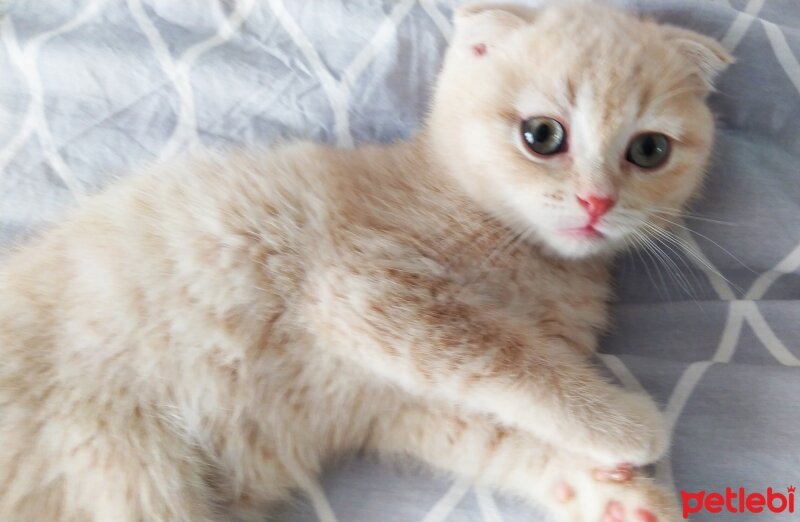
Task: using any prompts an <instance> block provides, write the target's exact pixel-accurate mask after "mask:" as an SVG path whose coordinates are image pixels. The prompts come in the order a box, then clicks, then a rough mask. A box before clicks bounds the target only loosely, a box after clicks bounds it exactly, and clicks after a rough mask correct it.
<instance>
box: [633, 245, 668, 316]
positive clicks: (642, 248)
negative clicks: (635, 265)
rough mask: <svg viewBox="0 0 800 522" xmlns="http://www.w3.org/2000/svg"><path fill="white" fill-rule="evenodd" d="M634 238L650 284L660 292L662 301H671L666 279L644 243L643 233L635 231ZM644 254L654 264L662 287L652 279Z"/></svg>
mask: <svg viewBox="0 0 800 522" xmlns="http://www.w3.org/2000/svg"><path fill="white" fill-rule="evenodd" d="M632 237H633V239H634V240H635V244H636V246H637V247H638V248H635V252H636V254H637V255H638V256H639V259H640V260H641V261H642V264H643V265H644V266H645V271H646V272H647V274H648V277H649V278H650V282H651V283H652V284H653V287H654V288H655V289H656V291H657V292H658V295H659V297H660V298H662V299H664V298H665V299H666V300H668V301H669V300H671V297H670V295H669V287H668V286H667V283H666V281H665V280H664V277H663V276H662V275H661V271H660V270H659V264H658V262H657V261H656V259H655V257H653V254H652V253H651V252H650V250H649V248H648V247H647V244H646V243H645V242H644V241H643V238H644V235H643V234H642V233H641V232H639V231H638V230H634V231H633V232H632ZM642 254H645V255H646V256H647V257H648V258H649V259H650V261H652V262H653V268H654V269H655V271H656V275H657V276H658V280H659V281H660V282H661V284H660V285H659V284H657V283H656V282H655V280H654V279H653V278H652V276H651V275H650V272H649V270H648V269H647V262H646V261H645V259H644V256H643V255H642ZM662 291H663V292H664V293H666V297H665V296H664V295H663V294H662Z"/></svg>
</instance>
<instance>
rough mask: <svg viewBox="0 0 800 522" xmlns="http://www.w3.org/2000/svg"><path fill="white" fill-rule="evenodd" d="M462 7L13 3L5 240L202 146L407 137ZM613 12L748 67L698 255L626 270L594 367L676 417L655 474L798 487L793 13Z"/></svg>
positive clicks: (3, 65) (799, 71)
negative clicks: (670, 26) (724, 51)
mask: <svg viewBox="0 0 800 522" xmlns="http://www.w3.org/2000/svg"><path fill="white" fill-rule="evenodd" d="M453 3H455V2H442V1H438V0H397V1H388V0H385V1H382V2H381V1H376V0H346V1H343V0H313V1H312V0H304V1H301V0H258V1H256V0H238V1H233V0H230V1H228V0H225V1H221V2H219V3H217V2H216V1H212V0H127V1H124V0H17V1H13V0H5V1H0V10H2V12H3V13H4V14H3V15H2V18H0V38H2V41H1V42H0V72H2V75H0V78H2V80H0V122H2V125H0V227H1V230H0V244H2V245H8V244H9V243H10V242H11V241H15V240H19V239H22V238H24V237H26V236H28V235H29V234H31V233H32V232H34V231H35V230H37V229H41V228H42V227H44V226H46V225H47V224H48V223H53V222H57V221H58V220H59V219H61V218H62V216H63V215H64V211H65V209H67V208H68V207H70V206H71V205H74V204H75V203H76V202H78V201H79V200H80V199H81V198H82V197H84V196H85V195H86V194H88V193H91V192H94V191H97V190H98V189H99V188H101V187H103V186H105V185H106V184H108V183H109V182H110V181H111V180H112V179H113V178H114V177H115V176H122V175H124V174H125V172H126V171H127V169H129V168H131V167H134V166H136V165H141V164H143V163H146V162H152V161H159V160H162V159H165V158H168V157H170V156H173V155H175V154H176V153H178V152H181V151H184V150H186V149H189V148H192V147H198V146H210V147H219V146H223V145H225V144H231V143H235V144H240V143H264V142H273V141H275V140H277V139H278V138H292V137H303V138H312V139H316V140H320V141H324V142H328V143H335V144H337V145H340V146H351V145H353V144H357V143H360V142H364V141H375V140H377V141H388V140H393V139H396V138H402V137H405V136H408V135H409V134H410V133H412V132H413V130H414V129H415V128H416V127H417V126H418V124H419V122H420V120H421V118H422V115H423V112H424V108H425V105H426V103H427V100H428V99H429V95H430V86H431V82H432V81H433V78H434V76H435V74H436V71H437V69H438V67H439V64H440V59H441V55H442V51H443V49H444V47H445V46H446V43H447V39H448V37H449V35H450V32H451V25H450V22H449V14H450V11H451V9H452V7H453V5H452V4H453ZM528 3H530V4H532V5H535V4H536V2H534V1H533V0H531V1H530V2H528ZM616 3H618V4H620V5H625V6H627V7H630V8H632V9H635V10H638V11H641V12H644V13H648V14H651V15H653V16H655V17H657V18H659V19H661V20H665V21H670V22H673V23H676V24H679V25H683V26H686V27H689V28H691V29H695V30H698V31H701V32H704V33H706V34H709V35H712V36H715V37H717V38H719V39H720V40H721V41H722V42H723V43H724V44H725V45H726V46H727V47H728V48H730V49H732V50H734V52H735V54H736V56H737V57H738V62H737V63H736V64H735V65H734V66H733V67H732V68H731V69H729V70H728V71H727V72H726V73H725V74H724V75H723V76H722V78H721V80H720V83H719V92H718V93H717V94H715V95H714V96H713V98H712V104H713V106H714V109H715V111H716V113H717V114H718V115H719V121H720V129H719V133H718V144H717V147H716V153H715V160H714V164H713V167H712V169H711V173H710V176H709V181H708V184H707V187H706V191H705V197H704V198H703V199H702V201H701V202H700V203H699V204H698V205H697V206H696V207H695V208H694V209H693V213H694V214H693V215H694V216H697V218H695V217H692V218H687V219H685V220H684V221H682V222H680V223H678V227H677V228H678V230H679V231H680V234H681V236H682V237H683V238H684V240H685V242H686V243H688V244H689V245H691V248H690V249H686V248H684V247H679V246H677V245H668V246H667V245H665V246H664V247H663V249H664V251H663V257H664V259H662V260H660V262H659V265H658V268H657V267H656V261H657V260H656V259H655V258H656V257H657V256H656V255H655V254H639V255H631V256H629V257H627V258H625V259H623V260H621V262H620V265H619V271H618V274H617V287H618V296H619V301H618V303H617V304H616V306H615V310H614V315H615V318H616V322H615V327H614V329H613V331H612V333H611V334H610V335H609V336H608V337H607V338H606V339H604V341H603V344H602V351H603V353H604V355H603V356H602V361H603V362H604V363H605V364H606V365H607V366H608V368H609V369H610V370H611V371H612V373H613V374H614V375H616V376H617V377H618V378H619V380H620V381H621V382H622V383H623V384H624V385H626V386H629V387H631V388H643V389H645V390H647V391H648V392H649V393H651V394H652V395H653V396H654V397H655V398H656V399H657V400H658V401H659V402H660V403H661V404H662V405H663V406H664V408H665V410H666V412H667V416H668V418H669V420H670V422H671V426H672V429H673V436H674V447H673V449H672V453H671V459H669V460H667V461H665V462H663V463H661V464H659V465H658V466H656V474H657V475H658V476H659V477H660V478H661V479H662V480H665V481H674V483H675V485H676V487H678V488H679V489H689V490H699V489H714V490H722V489H724V488H725V486H731V487H740V486H742V487H746V488H751V489H755V490H761V491H763V490H765V489H766V487H767V486H773V487H776V488H784V487H785V486H786V485H788V484H793V483H794V484H795V485H798V484H797V483H798V482H800V477H798V475H797V470H798V469H800V442H799V440H800V439H799V438H798V435H797V434H798V431H800V408H798V407H797V400H798V396H800V368H798V366H800V341H798V339H800V320H798V319H800V276H798V268H800V139H798V133H799V132H800V63H798V59H799V57H800V3H798V2H797V0H769V1H766V0H729V1H727V0H721V1H710V0H709V1H703V2H699V1H692V0H684V1H679V0H652V1H645V0H642V1H639V2H636V1H627V2H626V1H618V2H616ZM543 73H544V74H546V71H544V72H543ZM688 229H691V231H689V230H688ZM689 250H690V251H689ZM665 265H671V266H672V270H671V271H670V270H668V269H667V268H666V266H665ZM676 272H677V274H676ZM308 490H309V491H308V492H307V493H308V495H307V496H305V497H303V498H301V499H300V500H299V501H298V502H295V503H293V504H292V505H291V506H289V507H287V509H286V512H285V513H284V514H283V515H281V518H280V520H281V521H283V522H290V521H291V522H312V521H320V522H334V521H338V522H374V521H386V522H394V521H398V522H399V521H413V522H446V521H450V522H453V521H459V522H461V521H466V522H469V521H475V522H478V521H481V522H501V521H503V522H516V521H522V520H539V519H541V518H542V516H541V514H537V513H535V512H534V511H532V510H531V509H530V508H527V507H524V506H521V505H519V504H517V503H515V502H513V501H509V500H504V499H499V498H496V496H495V495H493V494H492V493H491V492H488V491H484V490H476V489H474V488H471V487H470V486H468V485H465V484H461V483H451V482H449V481H448V480H446V479H442V478H435V477H433V476H431V475H430V474H428V473H425V472H423V471H413V472H412V471H400V470H396V469H394V468H391V467H387V466H385V465H379V464H375V463H371V462H370V461H367V460H360V459H355V460H353V461H350V462H348V463H346V464H343V465H340V466H338V467H336V468H334V469H332V470H330V472H328V473H327V474H326V475H325V476H324V477H323V479H322V480H321V481H320V483H319V484H314V485H313V486H312V487H309V488H308ZM771 516H772V517H776V515H771V514H767V515H762V516H761V517H759V518H758V520H769V519H770V517H771ZM705 517H706V518H703V517H700V516H698V517H697V518H696V520H715V521H717V520H724V519H726V518H725V515H718V516H714V515H705Z"/></svg>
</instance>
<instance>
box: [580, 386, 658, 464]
mask: <svg viewBox="0 0 800 522" xmlns="http://www.w3.org/2000/svg"><path fill="white" fill-rule="evenodd" d="M598 417H599V418H597V419H595V420H594V422H592V423H591V425H590V429H591V433H590V436H589V437H588V440H587V443H586V447H585V448H583V449H582V452H583V453H586V454H588V455H589V456H590V457H592V458H593V459H595V460H596V461H598V462H599V463H601V464H603V465H605V466H609V467H613V466H616V465H618V464H621V463H630V464H633V465H634V466H644V465H646V464H651V463H653V462H655V461H657V460H658V459H660V458H661V457H663V456H664V454H665V453H666V451H667V448H668V447H669V430H668V428H667V422H666V420H665V418H664V415H663V414H662V413H661V411H660V410H659V409H658V406H657V405H656V403H655V402H654V401H653V399H651V398H650V397H649V396H647V395H645V394H643V393H634V392H629V391H626V390H623V389H619V390H615V391H614V393H613V394H612V396H611V397H610V403H609V404H608V410H607V411H606V412H604V413H601V414H600V415H598ZM579 450H581V449H579Z"/></svg>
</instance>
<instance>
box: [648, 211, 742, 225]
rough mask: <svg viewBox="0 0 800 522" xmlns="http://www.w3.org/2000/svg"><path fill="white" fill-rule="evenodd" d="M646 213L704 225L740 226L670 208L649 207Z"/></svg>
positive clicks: (731, 222)
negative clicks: (698, 222)
mask: <svg viewBox="0 0 800 522" xmlns="http://www.w3.org/2000/svg"><path fill="white" fill-rule="evenodd" d="M647 212H649V213H651V214H656V215H658V214H664V215H666V216H670V217H676V218H681V217H682V218H686V219H693V220H696V221H703V222H705V223H714V224H717V225H730V226H740V225H739V223H734V222H733V221H724V220H721V219H713V218H709V217H705V216H699V215H697V214H693V213H691V212H688V211H685V210H679V209H671V208H662V207H651V208H648V209H647Z"/></svg>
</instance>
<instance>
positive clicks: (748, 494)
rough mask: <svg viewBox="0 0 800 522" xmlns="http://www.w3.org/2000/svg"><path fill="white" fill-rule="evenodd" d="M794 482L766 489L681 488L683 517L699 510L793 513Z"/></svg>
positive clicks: (685, 517) (712, 511)
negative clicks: (784, 487)
mask: <svg viewBox="0 0 800 522" xmlns="http://www.w3.org/2000/svg"><path fill="white" fill-rule="evenodd" d="M794 490H795V487H794V486H787V487H786V492H785V493H784V492H783V490H782V489H772V488H771V487H769V488H767V490H766V491H763V492H762V491H747V490H746V489H745V488H738V489H735V488H731V487H727V488H725V491H706V490H704V489H701V490H700V491H686V490H681V504H683V518H684V519H687V518H689V515H693V514H695V513H701V512H703V511H705V512H707V513H712V514H715V513H722V512H726V513H756V514H757V513H770V512H771V513H794Z"/></svg>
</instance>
